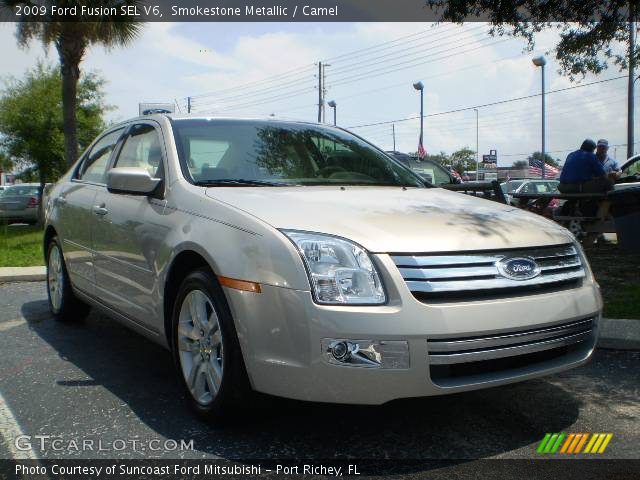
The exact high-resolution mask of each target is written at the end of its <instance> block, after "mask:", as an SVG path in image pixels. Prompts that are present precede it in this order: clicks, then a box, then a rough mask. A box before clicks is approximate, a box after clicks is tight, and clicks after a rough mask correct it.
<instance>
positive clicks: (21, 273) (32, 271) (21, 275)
mask: <svg viewBox="0 0 640 480" xmlns="http://www.w3.org/2000/svg"><path fill="white" fill-rule="evenodd" d="M46 278H47V269H46V267H0V283H8V282H39V281H42V280H44V279H46Z"/></svg>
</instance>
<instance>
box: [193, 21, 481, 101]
mask: <svg viewBox="0 0 640 480" xmlns="http://www.w3.org/2000/svg"><path fill="white" fill-rule="evenodd" d="M480 28H482V29H484V26H480ZM472 30H478V28H475V29H471V30H467V32H469V31H472ZM457 35H459V33H458V32H456V33H455V34H454V35H453V36H457ZM451 37H452V35H445V36H443V37H438V38H436V39H435V40H438V41H442V40H445V39H447V38H451ZM468 39H469V38H468V37H467V38H466V39H463V40H468ZM487 40H491V39H490V38H487ZM475 41H476V40H475V39H472V42H471V43H467V44H464V43H463V44H462V45H458V46H455V45H437V47H438V48H439V49H440V50H437V51H436V52H435V53H434V54H436V53H443V52H445V51H451V49H452V48H460V47H464V46H467V45H470V44H473V43H475ZM481 41H485V40H484V39H483V40H481ZM433 43H435V42H434V41H432V42H430V43H428V44H427V45H430V44H433ZM413 48H415V47H413ZM431 50H434V48H429V49H423V50H419V51H414V52H408V53H405V54H403V55H397V52H392V53H390V54H387V55H385V56H389V55H396V59H400V58H404V57H408V56H415V55H424V53H425V52H429V51H431ZM385 56H383V57H385ZM383 57H379V58H375V59H368V60H364V61H359V62H357V63H356V64H350V65H348V66H347V67H343V68H342V69H341V70H340V71H339V73H338V77H337V81H340V80H342V79H343V78H348V79H351V78H355V77H360V76H365V75H368V74H369V73H370V72H367V71H365V72H359V74H358V75H355V76H354V75H350V76H343V77H342V78H341V77H340V74H342V73H348V72H349V71H352V70H354V69H356V68H358V65H361V64H363V63H367V62H371V61H372V60H375V63H374V64H372V65H371V67H375V65H376V64H380V63H383V62H382V61H380V58H383ZM425 58H430V57H428V56H427V57H424V56H423V58H414V59H412V60H409V61H405V62H402V63H396V64H391V65H387V66H385V67H383V69H385V68H390V67H391V68H393V67H395V66H398V65H403V64H408V63H411V62H415V61H419V60H424V59H425ZM422 63H424V62H422ZM364 68H367V67H364ZM406 68H409V67H406ZM379 70H380V68H378V69H374V70H373V71H372V72H376V71H379ZM310 75H311V72H308V73H307V74H305V75H304V76H303V77H298V78H295V79H291V80H288V81H286V82H284V83H282V82H279V83H278V84H277V85H272V86H270V87H263V88H262V89H260V90H256V91H254V92H242V93H237V92H236V93H235V94H233V95H226V96H225V95H222V96H220V97H218V98H215V99H212V100H210V101H206V102H203V103H200V102H194V103H193V105H195V106H197V107H203V106H210V105H216V104H220V103H229V102H231V103H233V101H234V100H236V99H239V98H242V99H245V98H250V97H261V96H264V94H265V93H266V94H271V93H275V91H279V90H283V89H285V90H286V88H285V87H288V88H294V87H296V86H300V85H302V84H304V83H306V81H307V79H308V78H309V76H310ZM333 81H336V80H333ZM212 95H213V94H212ZM202 97H203V95H201V96H200V98H202ZM193 98H194V97H192V99H193Z"/></svg>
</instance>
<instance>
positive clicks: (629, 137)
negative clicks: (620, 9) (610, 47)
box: [627, 3, 636, 158]
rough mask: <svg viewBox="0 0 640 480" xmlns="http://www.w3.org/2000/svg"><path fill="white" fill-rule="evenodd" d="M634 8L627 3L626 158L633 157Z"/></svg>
mask: <svg viewBox="0 0 640 480" xmlns="http://www.w3.org/2000/svg"><path fill="white" fill-rule="evenodd" d="M634 13H635V12H634V8H633V5H631V3H629V15H630V17H631V18H630V21H629V87H628V89H629V91H628V93H627V158H631V157H633V151H634V149H633V144H634V143H635V142H634V138H633V137H634V136H633V129H634V124H633V122H634V92H633V86H634V85H633V84H634V83H635V80H636V79H635V63H636V62H635V48H636V26H635V22H634V21H633V20H634Z"/></svg>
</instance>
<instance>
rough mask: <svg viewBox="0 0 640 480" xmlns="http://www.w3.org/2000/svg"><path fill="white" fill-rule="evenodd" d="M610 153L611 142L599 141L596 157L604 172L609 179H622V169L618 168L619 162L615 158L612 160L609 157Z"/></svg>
mask: <svg viewBox="0 0 640 480" xmlns="http://www.w3.org/2000/svg"><path fill="white" fill-rule="evenodd" d="M608 152H609V142H608V141H607V140H605V139H604V138H601V139H600V140H598V145H597V148H596V157H597V159H598V160H599V161H600V163H601V164H602V167H603V168H604V171H605V172H606V173H607V175H608V176H609V178H611V179H612V180H615V179H617V178H620V167H619V166H618V162H617V161H616V159H615V158H611V157H610V156H609V155H608Z"/></svg>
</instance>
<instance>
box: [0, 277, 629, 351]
mask: <svg viewBox="0 0 640 480" xmlns="http://www.w3.org/2000/svg"><path fill="white" fill-rule="evenodd" d="M46 278H47V271H46V268H45V267H2V268H0V285H1V284H2V283H8V282H40V281H44V280H45V279H46ZM598 348H610V349H613V350H640V320H624V319H612V318H603V319H602V323H601V324H600V339H599V341H598Z"/></svg>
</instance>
